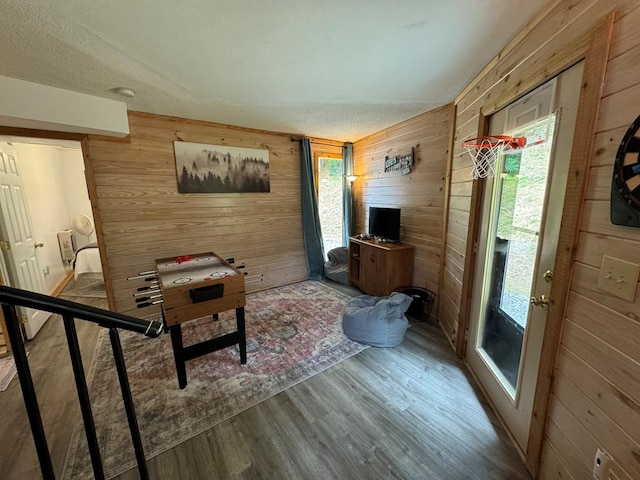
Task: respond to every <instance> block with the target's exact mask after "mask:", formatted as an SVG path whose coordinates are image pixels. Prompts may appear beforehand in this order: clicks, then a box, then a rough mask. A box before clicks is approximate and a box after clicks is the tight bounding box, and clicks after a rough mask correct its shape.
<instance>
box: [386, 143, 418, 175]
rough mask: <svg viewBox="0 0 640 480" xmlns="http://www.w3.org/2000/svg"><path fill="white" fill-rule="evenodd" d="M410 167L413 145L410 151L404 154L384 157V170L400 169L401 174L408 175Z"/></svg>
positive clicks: (411, 165)
mask: <svg viewBox="0 0 640 480" xmlns="http://www.w3.org/2000/svg"><path fill="white" fill-rule="evenodd" d="M411 167H413V147H412V148H411V153H407V154H406V155H394V156H392V157H389V156H387V157H384V171H385V173H386V172H395V171H398V170H400V171H401V172H402V175H408V174H409V173H411Z"/></svg>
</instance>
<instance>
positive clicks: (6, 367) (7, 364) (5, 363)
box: [0, 357, 16, 392]
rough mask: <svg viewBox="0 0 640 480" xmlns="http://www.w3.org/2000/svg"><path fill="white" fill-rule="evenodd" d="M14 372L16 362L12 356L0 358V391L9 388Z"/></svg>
mask: <svg viewBox="0 0 640 480" xmlns="http://www.w3.org/2000/svg"><path fill="white" fill-rule="evenodd" d="M15 374H16V362H14V361H13V357H4V358H0V392H4V391H5V390H6V389H7V388H9V384H10V383H11V380H13V377H14V376H15Z"/></svg>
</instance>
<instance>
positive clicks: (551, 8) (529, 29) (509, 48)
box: [455, 0, 562, 108]
mask: <svg viewBox="0 0 640 480" xmlns="http://www.w3.org/2000/svg"><path fill="white" fill-rule="evenodd" d="M560 3H562V0H553V1H550V2H548V3H546V4H545V5H544V6H543V7H542V8H541V9H540V11H538V13H536V15H535V16H534V17H533V18H532V19H531V20H529V21H528V22H527V23H526V25H525V26H524V27H522V29H521V30H520V31H519V32H518V33H517V34H516V35H515V36H514V37H513V38H512V39H511V41H510V42H509V43H508V44H507V45H506V46H504V47H503V48H502V49H501V50H500V52H498V55H496V56H495V57H494V58H493V59H492V60H491V61H490V62H489V63H488V64H487V65H486V66H485V67H484V68H483V69H482V71H481V72H480V73H479V74H478V75H477V76H476V77H475V78H474V79H473V80H472V81H471V83H469V85H467V86H466V87H465V88H464V89H463V90H462V92H460V93H459V94H458V96H457V98H456V100H455V104H456V105H460V106H461V107H462V106H464V108H466V107H468V105H464V104H463V103H462V99H464V98H477V97H479V96H481V95H482V94H483V93H484V92H485V91H487V87H486V86H485V85H484V84H483V82H486V81H487V78H489V76H490V75H491V72H493V71H494V70H495V69H496V68H497V67H498V65H499V64H500V63H501V62H503V61H504V58H505V57H507V56H508V55H509V54H511V53H512V52H513V51H514V50H516V49H520V48H522V47H521V45H522V42H523V40H524V39H526V38H528V37H529V36H530V35H532V34H535V32H536V30H537V29H538V28H540V24H541V23H542V20H544V19H546V18H547V17H549V16H550V15H551V14H555V12H556V11H557V7H558V5H559V4H560Z"/></svg>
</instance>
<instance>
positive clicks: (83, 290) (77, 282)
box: [60, 275, 107, 298]
mask: <svg viewBox="0 0 640 480" xmlns="http://www.w3.org/2000/svg"><path fill="white" fill-rule="evenodd" d="M60 296H61V297H92V298H107V292H106V290H105V287H104V280H103V279H102V278H96V277H92V276H84V275H80V276H79V277H78V278H77V279H72V280H71V281H70V282H69V285H68V286H67V287H65V289H64V290H63V291H62V292H61V293H60Z"/></svg>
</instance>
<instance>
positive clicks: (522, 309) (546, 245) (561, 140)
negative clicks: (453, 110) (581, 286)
mask: <svg viewBox="0 0 640 480" xmlns="http://www.w3.org/2000/svg"><path fill="white" fill-rule="evenodd" d="M583 70H584V63H582V62H581V63H578V64H576V65H574V66H573V67H571V68H570V69H568V70H566V71H564V72H563V73H561V74H560V75H559V76H558V77H556V78H554V79H552V80H550V81H549V82H547V83H545V84H544V85H542V86H541V87H538V88H537V89H536V90H534V91H533V92H531V93H529V94H528V95H525V96H524V97H522V98H521V99H519V100H517V101H515V102H514V103H512V104H511V105H509V106H507V107H505V108H504V109H502V110H500V111H498V112H496V113H494V114H493V115H492V116H491V117H490V125H489V127H490V128H489V132H488V133H489V134H490V135H497V134H504V135H509V136H513V137H521V136H524V137H526V139H527V146H525V147H524V148H522V149H517V150H506V151H503V153H502V155H500V157H499V158H498V163H497V165H496V167H497V168H496V171H497V174H496V176H495V177H494V178H487V179H486V180H485V183H484V194H483V199H482V205H481V206H482V208H481V210H482V211H481V214H480V215H481V218H482V221H481V225H480V231H479V234H478V240H477V258H476V268H475V273H474V280H473V283H474V286H475V287H474V290H473V294H472V303H471V315H470V319H469V348H468V350H467V361H468V364H469V366H470V368H471V369H472V370H473V372H474V374H475V375H476V377H477V378H478V381H479V382H480V384H481V385H482V387H483V389H484V391H485V393H486V394H487V397H488V398H489V400H490V401H491V402H492V404H493V406H494V407H495V409H496V411H497V412H498V413H499V414H500V416H501V417H502V419H503V420H504V422H505V425H506V427H507V428H508V429H509V431H510V433H511V434H512V436H513V438H514V440H515V442H516V444H517V446H518V448H520V449H521V451H522V452H526V449H527V442H528V436H529V429H530V426H531V419H532V416H531V415H532V408H533V401H534V397H535V392H536V382H537V379H538V370H539V366H540V358H541V352H542V340H543V337H544V331H545V325H546V317H547V307H548V306H549V304H550V301H551V299H550V298H549V295H550V293H551V283H552V281H553V269H554V265H555V259H556V252H557V244H558V238H559V234H560V220H561V218H562V207H561V206H562V205H563V204H564V199H565V187H566V184H567V178H568V174H569V163H570V159H571V150H572V145H573V137H574V129H575V124H576V114H577V109H578V102H579V98H580V90H581V88H580V87H581V82H582V74H583Z"/></svg>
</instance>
